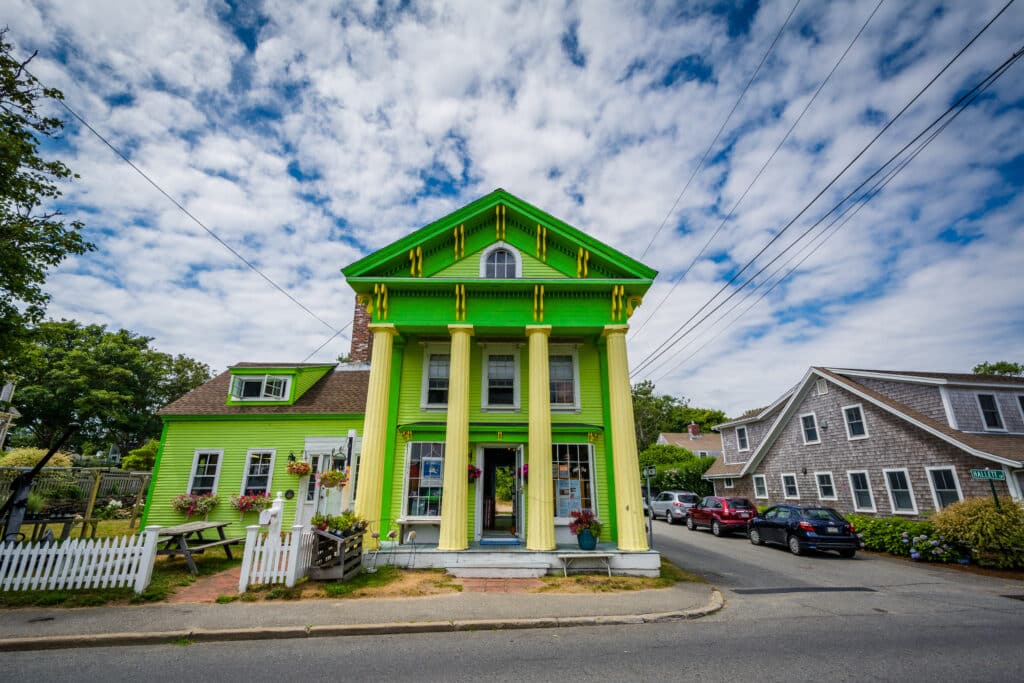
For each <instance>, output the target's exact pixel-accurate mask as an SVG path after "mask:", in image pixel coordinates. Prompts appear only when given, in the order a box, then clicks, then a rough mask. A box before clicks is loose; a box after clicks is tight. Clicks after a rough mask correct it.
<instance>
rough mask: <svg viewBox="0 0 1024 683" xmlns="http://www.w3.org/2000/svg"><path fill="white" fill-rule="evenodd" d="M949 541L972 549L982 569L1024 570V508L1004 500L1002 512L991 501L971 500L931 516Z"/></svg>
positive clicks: (983, 499)
mask: <svg viewBox="0 0 1024 683" xmlns="http://www.w3.org/2000/svg"><path fill="white" fill-rule="evenodd" d="M932 521H933V523H934V524H935V528H936V529H937V530H938V531H939V533H941V534H942V535H944V536H945V537H946V538H951V539H954V540H955V541H956V542H957V543H959V544H961V545H962V546H964V547H965V548H969V549H970V551H971V554H972V556H973V557H974V560H975V561H976V562H977V563H978V564H979V565H981V566H983V567H998V568H1000V569H1011V568H1020V567H1024V507H1021V505H1020V504H1019V503H1016V502H1014V501H1011V500H1003V501H1002V503H1001V507H1000V509H996V505H995V501H993V500H990V499H988V498H968V499H967V500H964V501H961V502H959V503H954V504H953V505H950V506H949V507H947V508H945V509H943V510H941V511H940V512H938V513H936V514H935V516H934V517H932Z"/></svg>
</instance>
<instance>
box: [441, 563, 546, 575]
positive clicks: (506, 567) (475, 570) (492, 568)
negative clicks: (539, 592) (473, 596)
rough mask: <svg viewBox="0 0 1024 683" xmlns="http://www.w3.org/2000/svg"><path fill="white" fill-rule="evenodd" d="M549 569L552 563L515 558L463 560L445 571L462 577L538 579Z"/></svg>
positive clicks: (449, 566)
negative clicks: (487, 560)
mask: <svg viewBox="0 0 1024 683" xmlns="http://www.w3.org/2000/svg"><path fill="white" fill-rule="evenodd" d="M549 569H551V565H550V564H548V563H547V562H531V561H514V560H512V561H510V560H504V561H496V562H486V563H485V562H461V563H459V564H452V565H448V566H446V567H445V571H447V572H448V573H449V574H451V575H452V576H456V577H458V578H460V579H469V578H473V579H536V578H539V577H541V576H544V575H546V574H547V573H548V570H549Z"/></svg>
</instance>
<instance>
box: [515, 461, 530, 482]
mask: <svg viewBox="0 0 1024 683" xmlns="http://www.w3.org/2000/svg"><path fill="white" fill-rule="evenodd" d="M529 474H530V466H529V465H522V466H521V467H519V469H517V470H516V475H517V476H518V477H519V478H520V479H522V480H523V483H524V484H525V483H526V479H527V477H528V476H529Z"/></svg>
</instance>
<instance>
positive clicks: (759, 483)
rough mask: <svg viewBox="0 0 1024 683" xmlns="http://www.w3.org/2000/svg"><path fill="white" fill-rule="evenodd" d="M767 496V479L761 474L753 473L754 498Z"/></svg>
mask: <svg viewBox="0 0 1024 683" xmlns="http://www.w3.org/2000/svg"><path fill="white" fill-rule="evenodd" d="M767 497H768V481H767V480H766V479H765V477H764V475H763V474H755V475H754V498H767Z"/></svg>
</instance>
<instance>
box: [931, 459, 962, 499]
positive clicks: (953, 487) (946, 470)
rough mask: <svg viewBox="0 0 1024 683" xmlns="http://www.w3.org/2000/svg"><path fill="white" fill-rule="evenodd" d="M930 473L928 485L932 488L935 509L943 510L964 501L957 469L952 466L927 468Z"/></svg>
mask: <svg viewBox="0 0 1024 683" xmlns="http://www.w3.org/2000/svg"><path fill="white" fill-rule="evenodd" d="M924 469H925V471H926V472H927V473H928V485H929V486H931V488H932V501H934V503H935V509H936V510H941V509H942V508H944V507H946V506H947V505H952V504H953V503H959V502H960V501H961V500H963V499H964V494H963V491H961V490H960V479H959V478H958V477H957V476H956V468H955V467H953V466H952V465H947V466H944V467H925V468H924Z"/></svg>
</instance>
